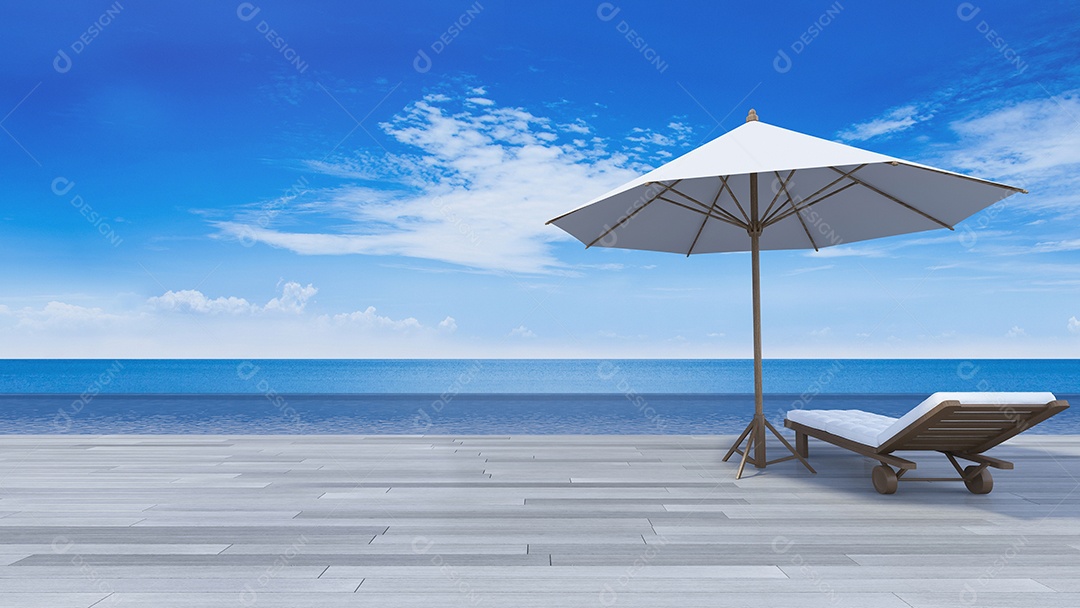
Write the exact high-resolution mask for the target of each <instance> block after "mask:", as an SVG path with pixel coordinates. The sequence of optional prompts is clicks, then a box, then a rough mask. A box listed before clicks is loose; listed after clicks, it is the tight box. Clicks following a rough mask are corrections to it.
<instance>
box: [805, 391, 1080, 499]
mask: <svg viewBox="0 0 1080 608" xmlns="http://www.w3.org/2000/svg"><path fill="white" fill-rule="evenodd" d="M1068 407H1069V404H1068V403H1067V402H1065V401H1063V400H1059V399H1057V398H1056V397H1054V395H1053V394H1052V393H934V394H933V395H930V397H928V398H927V399H926V400H925V401H923V402H922V403H920V404H919V405H918V407H916V408H915V409H913V410H911V411H910V412H908V413H907V414H904V416H903V417H901V418H891V417H889V416H881V415H878V414H871V413H869V412H863V411H861V410H792V411H790V412H788V414H787V419H786V420H784V426H786V427H787V428H789V429H792V430H794V431H795V449H796V450H797V451H798V452H799V454H801V455H802V456H803V457H804V458H805V457H807V456H809V450H808V446H807V438H808V437H814V438H816V439H820V440H822V441H827V442H829V443H832V444H834V445H838V446H840V447H842V448H846V449H849V450H851V451H853V452H855V453H857V454H862V455H863V456H866V457H868V458H873V459H874V460H877V461H878V462H880V463H881V464H880V465H879V466H877V467H874V470H873V474H872V478H873V482H874V489H876V490H877V491H878V492H880V493H882V494H892V493H893V492H896V486H897V482H898V481H899V480H901V479H903V480H904V481H957V480H961V481H963V482H964V485H966V486H967V489H968V490H970V491H971V492H972V493H974V494H987V493H989V492H990V490H992V489H993V487H994V480H993V478H992V477H991V476H990V471H988V470H987V467H993V468H995V469H1012V468H1013V465H1012V463H1011V462H1006V461H1004V460H999V459H997V458H991V457H990V456H985V455H983V452H985V451H987V450H989V449H990V448H992V447H994V446H996V445H998V444H1000V443H1002V442H1003V441H1005V440H1007V439H1009V438H1010V437H1013V436H1015V435H1018V434H1019V433H1022V432H1023V431H1025V430H1026V429H1028V428H1030V427H1032V426H1034V425H1036V424H1038V423H1040V422H1042V421H1043V420H1046V419H1047V418H1049V417H1051V416H1053V415H1055V414H1058V413H1060V412H1062V411H1064V410H1065V409H1066V408H1068ZM908 450H912V451H916V450H917V451H935V452H941V453H942V454H945V456H946V457H947V458H948V459H949V462H950V463H952V465H953V467H954V468H955V469H956V471H957V472H958V473H959V474H960V477H959V478H955V477H949V478H926V477H921V478H912V477H905V476H904V474H905V473H907V472H908V471H911V470H913V469H915V463H914V462H912V461H910V460H907V459H904V458H900V457H899V456H895V455H894V454H893V453H894V452H897V451H908ZM958 459H959V460H966V461H969V462H974V463H975V464H974V465H970V466H967V467H961V466H960V464H959V463H958V462H957V460H958ZM893 467H895V468H896V469H897V470H893Z"/></svg>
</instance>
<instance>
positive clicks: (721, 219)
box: [657, 196, 746, 229]
mask: <svg viewBox="0 0 1080 608" xmlns="http://www.w3.org/2000/svg"><path fill="white" fill-rule="evenodd" d="M657 200H661V201H664V202H665V203H671V204H672V205H675V206H676V207H682V208H683V209H686V210H688V211H693V212H694V213H700V214H702V215H705V216H708V217H711V218H712V219H714V220H716V221H718V222H724V223H725V224H731V225H732V226H735V227H738V228H743V229H746V226H744V225H742V224H740V223H736V222H733V221H731V220H729V219H728V218H726V217H724V216H722V215H712V214H711V213H709V212H708V211H707V210H703V209H700V208H698V207H692V206H690V205H687V204H686V203H680V202H679V201H673V200H671V199H670V198H664V197H662V196H660V197H657Z"/></svg>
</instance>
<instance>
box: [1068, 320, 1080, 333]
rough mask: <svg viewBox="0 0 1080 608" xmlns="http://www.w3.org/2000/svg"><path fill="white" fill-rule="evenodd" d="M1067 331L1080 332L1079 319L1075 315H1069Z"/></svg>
mask: <svg viewBox="0 0 1080 608" xmlns="http://www.w3.org/2000/svg"><path fill="white" fill-rule="evenodd" d="M1066 327H1067V328H1068V330H1069V333H1074V334H1080V321H1078V320H1077V319H1076V317H1069V322H1068V324H1067V325H1066Z"/></svg>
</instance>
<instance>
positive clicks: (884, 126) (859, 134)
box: [837, 104, 934, 141]
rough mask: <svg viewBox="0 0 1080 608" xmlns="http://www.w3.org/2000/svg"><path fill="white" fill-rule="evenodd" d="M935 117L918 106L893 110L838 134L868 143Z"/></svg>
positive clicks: (840, 136) (842, 137) (912, 105)
mask: <svg viewBox="0 0 1080 608" xmlns="http://www.w3.org/2000/svg"><path fill="white" fill-rule="evenodd" d="M933 117H934V113H933V111H931V110H929V109H924V108H921V107H920V106H919V105H917V104H908V105H905V106H900V107H898V108H893V109H891V110H889V111H888V112H886V113H885V114H883V115H882V116H879V117H877V118H874V119H873V120H869V121H866V122H862V123H857V124H854V125H852V126H851V127H849V128H848V129H847V130H845V131H841V132H840V133H838V134H837V136H838V137H839V138H840V139H843V140H845V141H866V140H868V139H873V138H875V137H880V136H882V135H892V134H893V133H899V132H901V131H906V130H907V129H910V128H911V127H913V126H915V125H916V124H918V123H920V122H923V121H926V120H930V119H931V118H933Z"/></svg>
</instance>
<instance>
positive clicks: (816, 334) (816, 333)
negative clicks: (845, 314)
mask: <svg viewBox="0 0 1080 608" xmlns="http://www.w3.org/2000/svg"><path fill="white" fill-rule="evenodd" d="M831 333H832V328H831V327H822V328H821V329H812V330H810V336H811V337H813V338H824V337H825V336H827V335H829V334H831Z"/></svg>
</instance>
